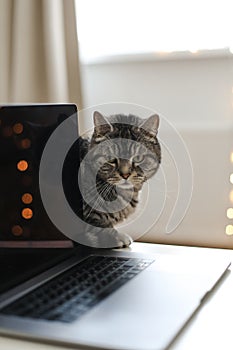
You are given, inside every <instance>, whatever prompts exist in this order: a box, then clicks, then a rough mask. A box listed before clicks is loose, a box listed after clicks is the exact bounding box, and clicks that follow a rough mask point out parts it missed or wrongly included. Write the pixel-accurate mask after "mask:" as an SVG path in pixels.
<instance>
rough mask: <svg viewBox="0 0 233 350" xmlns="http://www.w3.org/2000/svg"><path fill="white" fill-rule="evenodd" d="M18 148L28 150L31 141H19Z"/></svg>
mask: <svg viewBox="0 0 233 350" xmlns="http://www.w3.org/2000/svg"><path fill="white" fill-rule="evenodd" d="M20 147H21V148H23V149H27V148H30V147H31V140H29V139H23V140H21V142H20Z"/></svg>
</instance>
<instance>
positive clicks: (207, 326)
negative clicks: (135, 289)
mask: <svg viewBox="0 0 233 350" xmlns="http://www.w3.org/2000/svg"><path fill="white" fill-rule="evenodd" d="M131 250H132V251H134V252H140V253H152V254H154V253H155V254H156V253H157V254H158V253H160V254H172V255H179V256H186V255H188V256H189V257H190V255H193V256H194V257H196V258H198V257H206V258H207V257H208V256H210V257H212V256H213V254H219V255H224V256H227V257H229V258H230V260H232V261H233V251H231V250H224V249H211V248H195V247H182V246H169V245H159V244H147V243H133V244H132V247H131ZM0 349H2V350H55V349H56V350H58V349H60V350H63V349H66V350H67V349H71V348H69V347H63V346H61V347H60V346H58V345H57V344H56V345H48V344H42V343H36V342H31V341H26V340H20V339H13V338H8V337H0ZM76 349H77V348H76ZM181 349H182V350H202V349H203V350H209V349H211V350H213V349H216V350H217V349H218V350H219V349H222V350H228V349H229V350H232V349H233V274H232V273H230V274H227V275H226V276H225V278H224V279H223V281H221V283H220V284H219V285H218V287H217V288H216V290H215V291H214V292H213V294H212V295H211V297H210V298H209V299H208V300H207V302H206V303H205V304H204V305H203V306H202V308H201V309H200V310H199V311H198V313H197V314H196V315H195V316H194V317H193V318H192V319H191V321H190V322H189V323H188V325H187V326H186V327H185V329H184V330H183V331H182V333H181V334H180V335H179V337H178V338H177V339H176V341H175V342H174V343H173V345H172V347H170V350H181ZM78 350H81V348H80V349H78Z"/></svg>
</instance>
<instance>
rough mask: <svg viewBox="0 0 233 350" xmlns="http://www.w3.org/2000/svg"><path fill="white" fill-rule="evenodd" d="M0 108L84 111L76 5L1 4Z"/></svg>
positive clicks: (62, 1) (57, 1)
mask: <svg viewBox="0 0 233 350" xmlns="http://www.w3.org/2000/svg"><path fill="white" fill-rule="evenodd" d="M0 42H1V50H0V102H1V103H28V102H35V103H36V102H56V103H57V102H58V103H59V102H73V103H76V104H77V105H78V107H79V109H81V108H82V97H81V83H80V70H79V57H78V40H77V32H76V17H75V4H74V0H0Z"/></svg>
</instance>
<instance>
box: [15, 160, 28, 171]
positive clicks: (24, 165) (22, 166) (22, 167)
mask: <svg viewBox="0 0 233 350" xmlns="http://www.w3.org/2000/svg"><path fill="white" fill-rule="evenodd" d="M27 168H28V162H27V161H26V160H20V161H19V162H18V163H17V169H18V170H19V171H25V170H27Z"/></svg>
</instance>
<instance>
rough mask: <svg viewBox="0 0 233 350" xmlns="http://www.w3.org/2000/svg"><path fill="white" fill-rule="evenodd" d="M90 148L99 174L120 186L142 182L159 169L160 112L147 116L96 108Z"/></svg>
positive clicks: (137, 185)
mask: <svg viewBox="0 0 233 350" xmlns="http://www.w3.org/2000/svg"><path fill="white" fill-rule="evenodd" d="M94 126H95V128H94V133H93V135H92V139H91V144H90V149H91V150H92V152H93V155H94V162H95V163H96V164H97V165H98V176H99V178H101V179H102V180H104V181H106V182H107V183H110V184H112V185H117V186H118V187H119V188H123V189H127V188H130V187H132V186H133V187H134V189H135V190H140V189H141V187H142V184H143V183H144V182H145V181H146V180H147V179H149V178H151V177H152V176H153V175H154V174H155V173H156V171H157V170H158V167H159V164H160V162H161V149H160V145H159V142H158V139H157V132H158V127H159V116H158V115H156V114H154V115H152V116H150V117H149V118H147V119H141V118H139V117H137V116H135V115H131V114H130V115H127V116H126V115H123V114H117V115H112V116H110V117H104V116H103V115H102V114H101V113H99V112H94Z"/></svg>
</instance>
